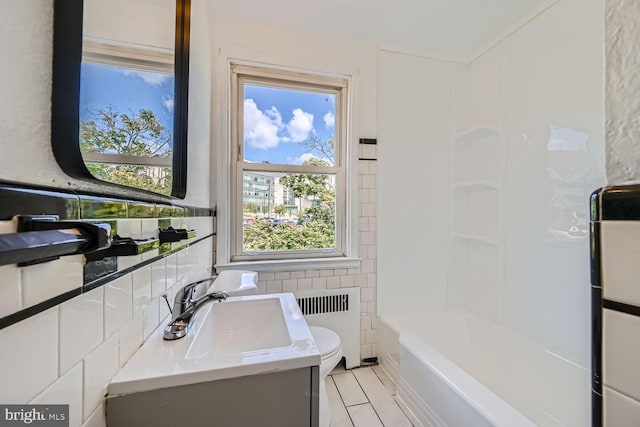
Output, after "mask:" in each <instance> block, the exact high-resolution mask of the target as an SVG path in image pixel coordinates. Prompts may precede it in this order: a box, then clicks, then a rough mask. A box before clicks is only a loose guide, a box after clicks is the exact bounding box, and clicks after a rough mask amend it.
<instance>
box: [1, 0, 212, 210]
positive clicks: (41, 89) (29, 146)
mask: <svg viewBox="0 0 640 427" xmlns="http://www.w3.org/2000/svg"><path fill="white" fill-rule="evenodd" d="M2 5H3V14H2V18H0V19H1V20H2V21H1V23H2V25H1V26H0V50H1V51H2V52H3V54H4V55H5V59H4V63H5V64H11V65H10V66H4V67H2V69H0V93H2V94H3V101H2V102H1V103H0V150H1V151H2V159H1V160H0V179H3V180H9V181H17V182H23V183H31V184H39V185H46V186H52V187H57V188H71V189H78V190H81V191H99V190H100V188H101V187H100V185H99V184H96V183H87V182H84V181H77V180H73V179H70V178H69V177H68V176H67V175H66V174H64V173H63V172H62V170H61V169H60V167H59V166H58V164H57V163H56V160H55V158H54V157H53V151H52V149H51V126H50V123H51V60H52V47H53V46H52V42H51V40H52V33H53V2H52V1H37V2H33V1H28V2H12V1H4V2H3V3H2ZM204 7H206V5H205V2H204V1H200V2H193V5H192V9H193V12H192V20H193V22H192V38H191V43H192V53H193V55H192V58H191V78H192V79H193V80H192V81H191V82H190V85H191V88H197V90H195V89H194V90H192V91H191V93H192V96H191V98H193V99H192V100H190V108H189V112H190V115H189V127H190V130H189V149H190V150H191V151H192V152H191V153H190V158H189V161H191V160H194V159H196V158H197V159H198V160H197V161H195V160H194V164H193V165H190V168H191V170H190V171H189V176H188V180H189V183H188V189H187V193H188V194H187V197H186V199H185V203H187V204H191V205H200V206H205V207H208V206H209V201H210V192H209V181H208V173H209V144H210V139H209V123H210V122H211V114H210V101H209V97H210V93H209V91H208V88H209V87H210V86H209V82H210V75H211V61H210V57H211V50H210V47H209V45H208V43H209V40H210V36H209V34H208V26H207V25H208V22H207V20H206V12H202V13H200V12H198V10H203V8H204ZM203 177H204V178H203ZM105 191H108V192H111V193H118V194H120V195H121V196H124V197H126V196H135V191H114V190H112V189H111V188H109V189H108V190H106V189H105Z"/></svg>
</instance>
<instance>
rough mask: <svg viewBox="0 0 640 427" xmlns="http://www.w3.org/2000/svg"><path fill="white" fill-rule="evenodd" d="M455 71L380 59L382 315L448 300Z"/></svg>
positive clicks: (415, 60)
mask: <svg viewBox="0 0 640 427" xmlns="http://www.w3.org/2000/svg"><path fill="white" fill-rule="evenodd" d="M454 70H455V65H454V64H453V63H447V62H441V61H434V60H430V59H425V58H420V57H417V56H411V55H404V54H398V53H392V52H385V51H380V53H379V71H378V73H379V78H378V99H379V103H378V137H379V156H380V157H379V158H380V164H379V167H378V169H379V170H378V172H379V175H378V202H379V209H378V227H379V231H378V313H379V314H388V313H396V312H402V311H416V310H423V309H429V308H435V307H443V306H444V305H445V302H446V289H447V287H446V286H447V248H448V244H449V243H448V238H447V237H448V233H447V230H448V215H449V161H450V156H449V144H450V140H451V126H452V103H453V101H452V97H451V94H452V92H451V91H452V82H453V72H454Z"/></svg>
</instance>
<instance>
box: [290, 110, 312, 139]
mask: <svg viewBox="0 0 640 427" xmlns="http://www.w3.org/2000/svg"><path fill="white" fill-rule="evenodd" d="M312 130H313V114H311V113H306V112H304V111H302V110H301V109H300V108H296V109H295V110H293V117H292V118H291V120H290V121H289V123H288V124H287V132H288V133H289V137H290V140H291V141H292V142H302V141H304V140H306V139H307V137H308V136H309V133H310V132H311V131H312Z"/></svg>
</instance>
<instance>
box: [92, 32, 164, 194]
mask: <svg viewBox="0 0 640 427" xmlns="http://www.w3.org/2000/svg"><path fill="white" fill-rule="evenodd" d="M173 63H174V58H173V55H172V54H164V53H156V52H145V51H138V50H136V49H132V48H119V47H113V46H104V45H93V44H90V43H86V42H85V44H84V47H83V61H82V68H81V74H80V75H81V79H80V151H81V153H82V158H83V160H84V163H85V165H86V167H87V169H88V170H89V172H91V174H92V175H93V176H94V177H95V178H98V179H100V180H102V181H108V182H112V183H115V184H121V185H127V186H130V187H135V188H140V189H144V190H148V191H152V192H154V193H159V194H163V195H166V196H168V195H170V194H171V190H172V172H173V170H172V169H173V168H172V164H173V119H174V111H173V110H174V108H173V104H174V74H173Z"/></svg>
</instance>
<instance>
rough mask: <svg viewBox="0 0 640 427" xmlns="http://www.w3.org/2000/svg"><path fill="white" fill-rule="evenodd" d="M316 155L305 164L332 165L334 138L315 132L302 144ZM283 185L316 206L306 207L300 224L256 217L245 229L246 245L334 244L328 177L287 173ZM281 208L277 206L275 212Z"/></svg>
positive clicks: (332, 193) (292, 246)
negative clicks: (257, 218) (324, 136)
mask: <svg viewBox="0 0 640 427" xmlns="http://www.w3.org/2000/svg"><path fill="white" fill-rule="evenodd" d="M302 144H303V145H305V146H306V147H307V149H308V151H309V152H310V153H312V154H314V156H316V157H314V158H311V159H308V160H307V161H305V162H304V163H303V165H312V166H328V165H333V162H334V158H335V149H334V142H333V138H330V139H329V140H327V141H323V140H321V139H320V138H318V137H317V136H316V135H313V136H312V137H310V138H309V139H308V140H307V141H305V142H303V143H302ZM280 184H282V185H283V186H285V187H288V188H290V189H292V190H293V195H294V197H295V198H296V199H302V198H303V197H308V198H311V199H313V200H314V205H313V206H312V207H310V208H308V209H305V210H303V211H302V212H301V213H300V216H299V217H298V226H296V227H292V226H289V225H284V224H281V225H274V224H272V223H271V222H270V221H263V220H256V221H255V222H254V224H253V225H252V226H250V227H245V229H244V232H243V246H244V249H245V250H248V251H276V250H304V249H323V248H333V247H335V201H336V196H335V189H334V188H333V185H332V184H331V182H330V180H329V177H328V176H327V175H322V174H309V173H302V174H287V175H285V176H283V177H281V178H280ZM280 207H282V208H283V212H282V213H284V210H286V207H285V206H283V205H280V206H276V207H275V208H274V212H275V213H279V212H280Z"/></svg>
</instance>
